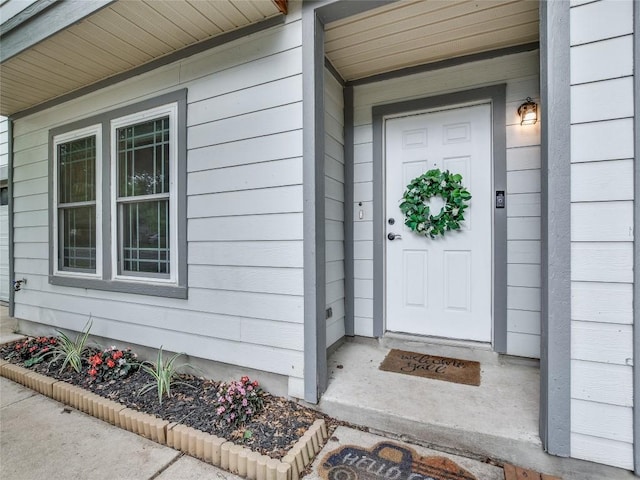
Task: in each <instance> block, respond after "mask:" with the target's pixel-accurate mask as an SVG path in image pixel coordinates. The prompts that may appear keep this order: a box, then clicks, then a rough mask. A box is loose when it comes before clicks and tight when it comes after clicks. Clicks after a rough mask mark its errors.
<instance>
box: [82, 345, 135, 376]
mask: <svg viewBox="0 0 640 480" xmlns="http://www.w3.org/2000/svg"><path fill="white" fill-rule="evenodd" d="M136 358H137V355H136V354H135V353H133V352H132V351H131V349H130V348H127V349H125V350H120V349H118V348H116V347H111V348H107V349H104V350H101V351H98V352H96V353H95V354H94V355H91V356H90V357H89V375H90V376H91V377H93V378H94V379H95V380H96V381H98V382H102V381H105V380H113V379H118V378H125V377H126V376H127V375H129V374H130V373H131V372H133V371H135V370H137V368H138V363H137V362H136Z"/></svg>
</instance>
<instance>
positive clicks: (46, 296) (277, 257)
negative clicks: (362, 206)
mask: <svg viewBox="0 0 640 480" xmlns="http://www.w3.org/2000/svg"><path fill="white" fill-rule="evenodd" d="M301 23H302V22H301V12H300V4H299V3H297V2H292V3H291V5H290V14H289V15H288V16H287V18H286V23H285V24H284V25H282V26H278V27H274V28H272V29H269V30H266V31H263V32H260V33H257V34H254V35H251V36H248V37H244V38H242V39H239V40H236V41H234V42H232V43H228V44H225V45H222V46H220V47H217V48H215V49H212V50H209V51H207V52H204V53H201V54H198V55H196V56H193V57H189V58H186V59H184V60H182V61H179V62H176V63H174V64H171V65H168V66H165V67H162V68H159V69H157V70H154V71H152V72H150V73H148V74H144V75H141V76H139V77H135V78H132V79H129V80H127V81H125V82H123V83H121V84H117V85H115V86H111V87H108V88H106V89H104V90H100V91H98V92H95V93H92V94H89V95H87V96H85V97H82V98H79V99H76V100H73V101H69V102H67V103H65V104H63V105H61V106H58V107H55V108H52V109H49V110H45V111H43V112H39V113H36V114H33V115H31V116H29V117H25V118H21V119H19V120H17V121H16V123H15V157H14V158H15V162H14V179H15V183H14V185H15V190H14V192H15V194H14V197H15V220H16V222H15V227H16V228H15V258H16V260H15V271H16V276H17V277H20V278H22V277H25V278H27V279H28V283H27V285H28V288H24V289H23V290H22V291H21V292H19V294H18V295H16V297H15V315H16V317H18V318H22V319H27V320H31V321H34V322H40V323H44V324H47V325H51V326H55V327H63V328H69V329H74V330H80V329H82V328H83V326H84V325H85V323H86V322H87V319H88V318H89V316H90V315H91V316H92V318H93V328H92V333H93V334H95V335H99V336H103V337H107V338H113V339H118V340H122V341H124V342H133V343H137V344H140V345H145V346H150V347H156V348H157V347H159V346H160V345H163V346H164V348H165V349H166V350H171V351H178V352H186V353H188V354H189V355H193V356H196V357H200V358H204V359H210V360H214V361H219V362H224V363H228V364H232V365H238V366H241V367H247V368H252V369H257V370H262V371H267V372H272V373H276V374H280V375H283V376H284V378H285V380H286V379H288V393H289V394H290V395H292V396H295V397H303V394H304V388H303V384H304V382H303V367H304V365H303V364H304V361H303V346H304V338H303V337H304V335H303V318H304V316H303V307H304V305H303V302H304V291H303V290H304V289H303V226H302V223H303V221H302V216H303V214H302V211H303V194H302V75H301V72H302V56H301V42H302V28H301ZM185 87H186V88H187V89H188V95H187V101H188V113H187V124H188V132H187V147H188V153H187V172H188V173H187V196H188V202H187V203H188V213H187V217H188V229H187V241H188V285H189V291H188V297H189V298H188V299H187V300H179V299H170V298H162V297H148V296H144V295H134V294H121V293H112V292H106V291H94V290H89V289H79V288H70V287H62V286H56V285H51V284H50V283H49V282H48V277H47V274H48V268H49V267H48V265H49V258H48V255H49V251H48V243H47V238H48V228H49V225H48V210H47V209H48V177H47V175H48V159H47V155H48V153H47V141H48V132H49V130H50V129H51V128H53V127H56V126H60V125H64V124H67V123H69V122H71V121H75V120H79V119H82V118H86V117H88V116H91V115H94V114H97V113H100V112H105V111H109V110H112V109H114V108H116V107H120V106H124V105H127V104H131V103H135V102H137V101H140V100H144V99H146V98H153V97H155V96H158V95H160V94H163V93H166V92H170V91H174V90H177V89H179V88H185Z"/></svg>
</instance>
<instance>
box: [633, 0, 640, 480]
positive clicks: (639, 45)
mask: <svg viewBox="0 0 640 480" xmlns="http://www.w3.org/2000/svg"><path fill="white" fill-rule="evenodd" d="M633 31H634V35H633V65H634V69H633V90H634V95H633V97H634V112H636V113H635V115H634V118H633V126H634V151H635V152H636V154H635V162H634V169H635V171H634V173H635V178H634V180H635V184H634V204H633V206H634V218H633V223H634V231H635V232H636V233H635V235H636V237H635V238H634V241H633V263H634V265H633V272H634V274H633V325H634V328H633V358H634V364H635V365H640V360H639V359H640V241H639V239H638V237H637V235H638V232H640V120H639V119H638V115H640V4H638V2H634V3H633ZM633 460H634V462H633V463H634V470H635V473H636V475H637V476H640V367H638V366H636V367H634V369H633Z"/></svg>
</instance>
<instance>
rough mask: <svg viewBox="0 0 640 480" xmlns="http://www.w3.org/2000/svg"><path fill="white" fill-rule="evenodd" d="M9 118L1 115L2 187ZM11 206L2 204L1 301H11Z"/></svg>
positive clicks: (5, 177)
mask: <svg viewBox="0 0 640 480" xmlns="http://www.w3.org/2000/svg"><path fill="white" fill-rule="evenodd" d="M7 123H8V122H7V119H6V118H5V117H0V187H6V186H7V176H8V171H7V168H8V167H7V164H8V161H9V154H8V146H9V139H8V137H7ZM10 284H11V281H10V279H9V207H8V206H7V205H0V301H2V302H8V301H9V286H10Z"/></svg>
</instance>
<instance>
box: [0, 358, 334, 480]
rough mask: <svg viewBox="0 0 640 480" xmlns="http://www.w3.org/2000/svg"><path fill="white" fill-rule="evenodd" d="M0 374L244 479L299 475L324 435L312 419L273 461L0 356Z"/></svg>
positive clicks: (293, 479) (291, 479) (288, 479)
mask: <svg viewBox="0 0 640 480" xmlns="http://www.w3.org/2000/svg"><path fill="white" fill-rule="evenodd" d="M0 376H3V377H6V378H8V379H9V380H12V381H14V382H16V383H20V384H22V385H24V386H25V387H28V388H31V389H32V390H35V391H36V392H38V393H41V394H42V395H45V396H47V397H50V398H52V399H54V400H57V401H59V402H61V403H64V404H66V405H69V406H71V407H73V408H75V409H77V410H80V411H82V412H84V413H86V414H88V415H91V416H94V417H96V418H99V419H100V420H103V421H105V422H108V423H110V424H112V425H115V426H117V427H120V428H122V429H124V430H128V431H129V432H133V433H137V434H138V435H141V436H143V437H145V438H148V439H149V440H152V441H154V442H156V443H159V444H161V445H166V446H167V447H171V448H173V449H175V450H180V451H181V452H184V453H186V454H187V455H190V456H192V457H195V458H198V459H200V460H202V461H204V462H207V463H210V464H212V465H214V466H216V467H219V468H222V469H223V470H227V471H229V472H231V473H233V474H236V475H238V476H241V477H245V478H247V479H248V480H299V478H300V474H301V473H302V472H303V471H304V469H305V468H306V467H307V466H309V465H310V464H311V462H312V461H313V459H314V458H315V456H316V455H317V454H318V453H319V452H320V450H321V448H322V446H323V445H324V443H325V442H326V441H327V438H328V432H327V426H326V424H325V422H324V420H316V421H315V422H314V423H313V425H311V426H310V427H309V429H308V430H307V431H306V432H305V433H304V435H302V437H300V439H299V440H298V441H297V442H296V443H295V444H294V446H293V447H292V448H291V449H290V450H289V452H288V453H287V454H286V455H285V456H284V457H283V458H282V460H276V459H274V458H271V457H269V456H267V455H261V454H259V453H257V452H254V451H252V450H250V449H248V448H246V447H243V446H242V445H236V444H234V443H233V442H229V441H227V440H225V439H224V438H220V437H216V436H215V435H211V434H209V433H206V432H202V431H200V430H196V429H195V428H192V427H187V426H186V425H183V424H180V423H170V422H168V421H166V420H162V419H160V418H158V417H155V416H153V415H149V414H147V413H142V412H138V411H137V410H132V409H130V408H127V407H125V406H124V405H122V404H120V403H118V402H114V401H113V400H109V399H106V398H104V397H101V396H100V395H97V394H95V393H93V392H89V391H87V390H84V389H82V388H80V387H77V386H75V385H71V384H69V383H67V382H63V381H61V380H56V379H54V378H50V377H47V376H46V375H42V374H40V373H37V372H32V371H31V370H28V369H26V368H24V367H20V366H18V365H15V364H13V363H10V362H8V361H6V360H2V359H0Z"/></svg>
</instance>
